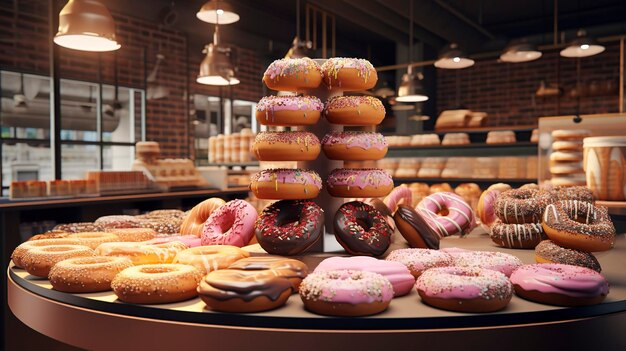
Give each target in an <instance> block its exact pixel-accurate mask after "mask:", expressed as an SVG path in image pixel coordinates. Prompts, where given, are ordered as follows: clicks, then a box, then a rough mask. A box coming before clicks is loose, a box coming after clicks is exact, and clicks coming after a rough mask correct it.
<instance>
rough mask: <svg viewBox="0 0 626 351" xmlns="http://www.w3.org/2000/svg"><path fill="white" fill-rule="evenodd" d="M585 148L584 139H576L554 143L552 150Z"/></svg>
mask: <svg viewBox="0 0 626 351" xmlns="http://www.w3.org/2000/svg"><path fill="white" fill-rule="evenodd" d="M582 149H583V141H582V139H581V140H576V141H570V140H559V141H555V142H553V143H552V150H553V152H554V151H578V152H580V151H582Z"/></svg>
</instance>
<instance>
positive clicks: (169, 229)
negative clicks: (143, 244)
mask: <svg viewBox="0 0 626 351" xmlns="http://www.w3.org/2000/svg"><path fill="white" fill-rule="evenodd" d="M138 221H139V227H140V228H150V229H153V230H154V231H155V232H157V233H158V234H178V233H179V232H180V226H181V225H182V223H183V218H181V217H169V218H165V217H153V218H139V219H138Z"/></svg>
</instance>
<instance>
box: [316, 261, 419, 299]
mask: <svg viewBox="0 0 626 351" xmlns="http://www.w3.org/2000/svg"><path fill="white" fill-rule="evenodd" d="M346 269H347V270H351V271H367V272H372V273H378V274H380V275H382V276H383V277H385V278H387V280H389V282H390V283H391V285H392V286H393V294H394V296H403V295H406V294H408V293H409V292H411V289H412V288H413V285H414V284H415V277H413V275H412V274H411V272H410V271H409V269H408V268H407V267H406V266H405V265H403V264H402V263H400V262H395V261H387V260H379V259H376V258H373V257H368V256H352V257H329V258H327V259H325V260H323V261H322V262H320V263H319V264H318V265H317V267H316V268H315V270H314V271H313V272H324V271H334V270H346Z"/></svg>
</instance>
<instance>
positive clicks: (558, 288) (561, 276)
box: [511, 263, 609, 306]
mask: <svg viewBox="0 0 626 351" xmlns="http://www.w3.org/2000/svg"><path fill="white" fill-rule="evenodd" d="M511 283H513V286H514V288H515V293H516V294H517V295H518V296H520V297H522V298H524V299H527V300H531V301H535V302H539V303H543V304H548V305H556V306H584V305H595V304H599V303H600V302H602V301H604V299H605V298H606V296H607V295H608V293H609V283H608V282H607V281H606V279H605V278H604V277H603V276H602V274H600V273H598V272H596V271H594V270H591V269H589V268H585V267H578V266H570V265H566V264H549V263H548V264H546V263H542V264H529V265H525V266H522V267H520V268H518V269H517V270H516V271H515V272H513V274H512V275H511Z"/></svg>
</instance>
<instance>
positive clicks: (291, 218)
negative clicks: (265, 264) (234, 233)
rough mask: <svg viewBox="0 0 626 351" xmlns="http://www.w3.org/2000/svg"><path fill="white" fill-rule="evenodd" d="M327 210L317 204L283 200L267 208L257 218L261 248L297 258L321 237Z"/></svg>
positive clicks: (256, 229) (256, 226)
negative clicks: (296, 256)
mask: <svg viewBox="0 0 626 351" xmlns="http://www.w3.org/2000/svg"><path fill="white" fill-rule="evenodd" d="M323 229H324V211H323V210H322V208H321V207H319V206H318V205H317V204H316V203H315V202H313V201H307V200H281V201H277V202H275V203H273V204H271V205H269V206H267V207H266V208H265V209H263V212H262V213H261V215H260V216H259V218H258V219H257V222H256V224H255V233H256V238H257V241H258V242H259V245H261V247H262V248H263V249H264V250H265V251H267V252H268V253H270V254H274V255H297V254H299V253H302V252H305V251H306V250H307V249H309V248H310V247H311V246H313V244H315V243H316V242H317V241H318V240H319V239H320V237H321V234H322V230H323Z"/></svg>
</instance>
